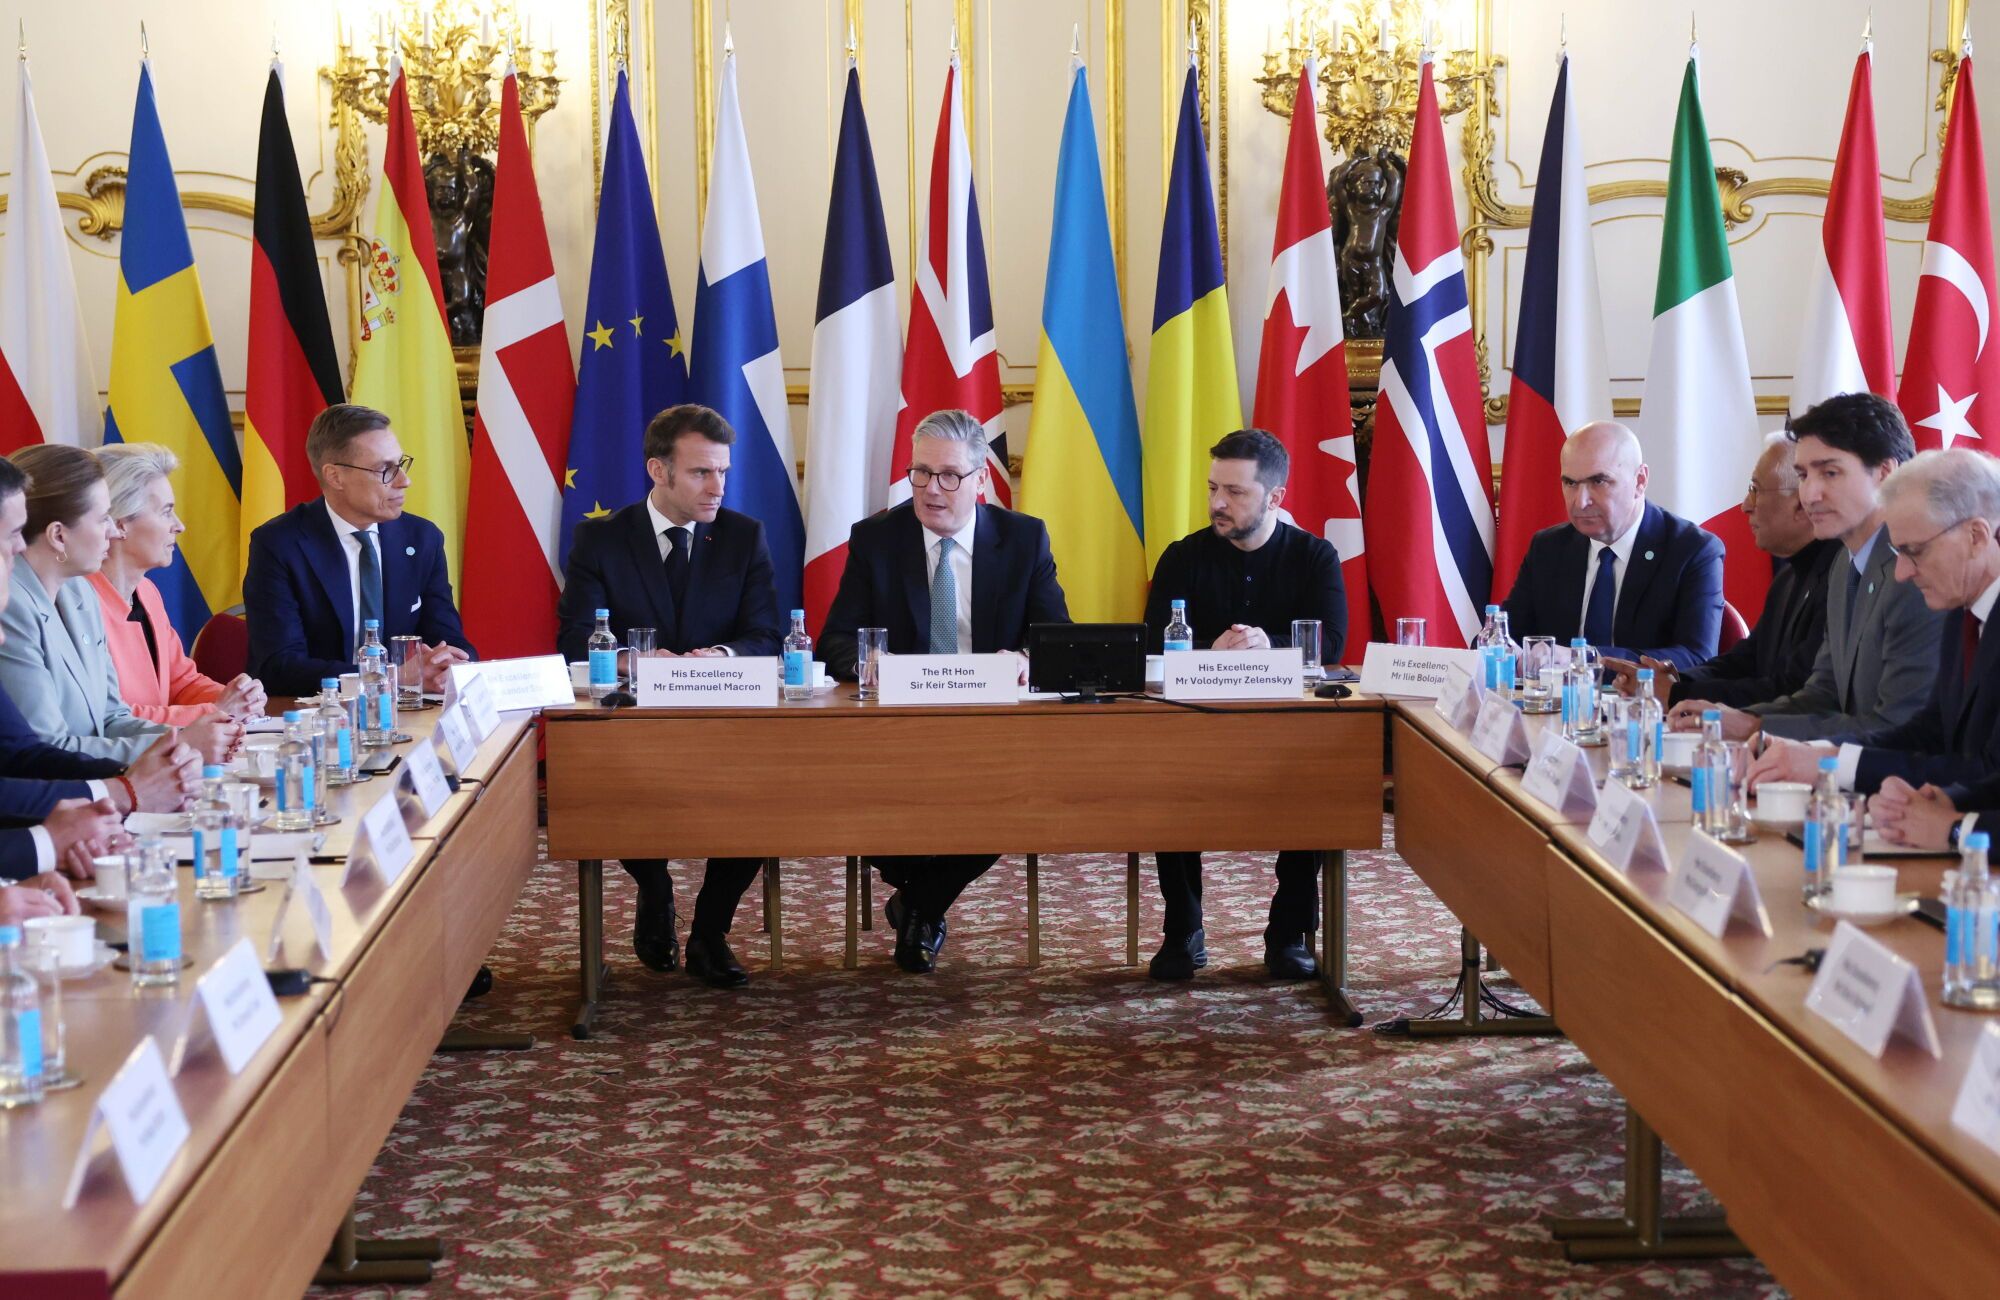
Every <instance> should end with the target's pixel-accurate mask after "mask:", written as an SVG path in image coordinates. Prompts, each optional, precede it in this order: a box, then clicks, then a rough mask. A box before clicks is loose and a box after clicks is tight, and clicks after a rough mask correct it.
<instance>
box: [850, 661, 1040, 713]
mask: <svg viewBox="0 0 2000 1300" xmlns="http://www.w3.org/2000/svg"><path fill="white" fill-rule="evenodd" d="M879 671H880V674H881V679H882V680H881V688H882V696H881V698H882V703H884V704H1015V703H1018V702H1019V701H1020V698H1021V661H1020V660H1019V659H1017V658H1015V657H1014V656H1013V655H1010V654H992V655H883V656H882V660H881V667H880V670H879Z"/></svg>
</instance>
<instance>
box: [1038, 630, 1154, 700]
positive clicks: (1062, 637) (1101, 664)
mask: <svg viewBox="0 0 2000 1300" xmlns="http://www.w3.org/2000/svg"><path fill="white" fill-rule="evenodd" d="M1028 688H1029V689H1030V690H1033V691H1040V692H1044V693H1050V694H1061V695H1073V696H1076V697H1078V698H1080V699H1085V700H1094V699H1096V698H1097V697H1098V696H1099V695H1104V694H1120V693H1126V694H1137V693H1139V692H1142V691H1144V690H1145V689H1146V625H1145V624H1144V623H1034V624H1031V625H1029V627H1028Z"/></svg>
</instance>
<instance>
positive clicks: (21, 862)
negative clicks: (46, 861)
mask: <svg viewBox="0 0 2000 1300" xmlns="http://www.w3.org/2000/svg"><path fill="white" fill-rule="evenodd" d="M40 865H41V863H40V861H39V860H38V859H37V858H36V856H35V837H34V836H32V835H30V834H28V832H27V831H25V830H0V880H26V879H27V878H28V877H30V876H32V875H34V874H35V872H36V868H38V867H39V866H40Z"/></svg>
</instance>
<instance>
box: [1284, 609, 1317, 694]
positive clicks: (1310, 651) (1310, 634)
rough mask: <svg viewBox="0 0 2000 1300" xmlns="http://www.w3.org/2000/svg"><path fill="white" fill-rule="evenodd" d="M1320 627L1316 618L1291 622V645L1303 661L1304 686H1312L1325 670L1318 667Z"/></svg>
mask: <svg viewBox="0 0 2000 1300" xmlns="http://www.w3.org/2000/svg"><path fill="white" fill-rule="evenodd" d="M1319 633H1320V626H1319V620H1318V619H1316V618H1295V619H1293V620H1292V644H1293V645H1294V646H1296V647H1297V648H1298V652H1299V657H1300V658H1301V659H1303V660H1304V661H1305V670H1306V685H1307V686H1308V687H1310V686H1312V684H1313V683H1314V682H1317V681H1318V680H1319V679H1320V678H1321V677H1323V676H1325V670H1324V669H1323V668H1322V667H1321V666H1320V661H1319V654H1320V651H1319V647H1320V639H1319Z"/></svg>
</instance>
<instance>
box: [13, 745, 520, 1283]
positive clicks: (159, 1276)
mask: <svg viewBox="0 0 2000 1300" xmlns="http://www.w3.org/2000/svg"><path fill="white" fill-rule="evenodd" d="M437 717H438V713H437V710H435V709H432V710H428V711H424V712H419V713H414V714H410V715H407V716H406V717H405V718H404V719H403V724H404V728H405V730H407V731H408V732H410V733H411V734H412V735H414V736H415V737H416V743H418V744H429V743H430V739H429V737H430V732H431V728H432V727H433V726H434V724H435V722H436V719H437ZM408 748H409V746H408V745H404V746H399V747H398V749H399V750H404V751H407V750H408ZM390 786H391V782H390V781H389V780H387V779H384V778H379V777H378V778H376V779H374V780H371V781H366V782H362V783H359V784H356V785H353V786H350V787H346V788H342V789H337V790H334V791H333V792H332V797H331V799H330V800H329V802H330V804H331V805H332V808H333V810H334V811H335V812H337V813H339V814H340V815H341V817H342V823H341V825H340V826H338V827H329V828H328V831H329V834H328V840H327V843H326V845H325V851H326V852H325V857H332V856H333V855H334V854H336V853H344V851H345V849H346V847H347V846H348V845H349V844H350V843H351V842H352V839H353V829H354V824H355V819H356V817H357V816H358V814H359V812H360V811H361V810H363V809H365V808H367V807H368V806H370V805H372V804H373V803H374V801H375V800H376V799H378V798H380V797H382V796H383V795H384V794H385V793H387V792H388V790H389V789H390ZM535 823H536V792H535V744H534V730H533V726H532V724H531V722H528V721H523V720H522V719H521V718H519V717H518V716H512V717H503V719H502V721H501V723H500V725H499V727H498V728H496V729H495V731H494V732H493V734H492V735H491V736H489V737H487V739H486V741H485V743H484V744H482V745H481V746H480V748H479V753H478V755H477V758H476V760H475V761H474V762H473V763H471V764H469V765H468V766H467V769H466V770H465V771H464V772H463V773H461V774H460V788H459V790H458V791H457V792H456V793H455V794H453V795H452V797H451V799H450V800H449V801H448V802H447V803H446V804H445V806H444V807H443V808H442V809H441V810H440V811H439V813H438V814H437V816H435V817H433V818H431V819H429V820H428V821H427V822H426V823H425V824H423V825H422V826H420V827H419V828H418V829H417V830H416V831H415V832H414V833H413V834H414V847H415V857H414V859H413V861H412V862H411V864H410V865H409V867H408V868H406V869H405V871H404V872H403V874H402V875H401V877H400V878H399V879H398V880H397V881H396V883H395V884H394V885H393V886H391V887H386V888H385V887H383V886H382V884H381V883H380V879H379V877H375V876H373V875H372V874H367V873H364V874H363V876H362V878H361V880H359V881H357V883H354V884H350V885H349V886H348V887H347V888H346V889H342V888H340V887H339V880H340V875H341V872H342V869H343V865H344V864H343V863H342V862H341V861H338V860H322V859H316V860H315V865H314V867H313V873H314V875H315V877H316V878H317V880H318V882H319V884H320V886H321V888H322V889H323V890H324V891H325V893H326V896H327V901H328V904H329V907H330V910H331V912H332V916H333V953H332V955H331V956H325V955H322V954H321V953H320V952H319V951H318V948H317V946H316V945H315V943H314V939H313V931H312V925H311V921H310V919H309V917H308V916H307V915H306V912H305V909H304V907H303V906H302V905H299V904H296V903H295V904H294V905H293V906H292V907H291V908H290V909H289V911H288V913H287V915H286V918H285V925H284V931H283V947H282V951H281V953H280V955H279V958H278V959H277V960H276V961H275V962H273V961H267V962H266V964H267V965H283V966H299V967H304V968H306V969H307V970H310V971H311V972H312V973H313V974H314V975H315V976H318V977H320V978H321V979H322V980H323V981H325V982H323V983H316V984H314V985H313V987H312V989H311V991H310V992H308V993H307V994H305V995H304V996H301V997H295V998H284V999H280V1000H279V1003H278V1005H279V1008H280V1010H281V1012H282V1015H283V1019H282V1021H281V1022H280V1024H279V1026H278V1028H277V1030H276V1031H275V1033H274V1034H273V1035H272V1037H271V1038H270V1040H269V1041H267V1042H266V1043H265V1044H264V1045H263V1047H261V1048H260V1049H259V1050H258V1051H257V1054H256V1055H255V1056H254V1057H253V1058H252V1059H251V1060H250V1061H249V1063H248V1064H247V1065H246V1066H245V1067H244V1070H243V1073H242V1074H240V1075H237V1076H235V1077H231V1076H230V1074H229V1073H228V1071H227V1070H226V1069H225V1068H224V1066H223V1064H222V1061H221V1058H220V1057H219V1056H218V1055H217V1053H216V1051H215V1049H214V1047H213V1046H212V1045H211V1046H207V1047H206V1048H205V1050H201V1051H198V1052H192V1053H191V1054H190V1055H189V1057H188V1061H187V1065H186V1067H185V1068H184V1069H183V1070H182V1072H181V1075H180V1077H179V1079H178V1080H177V1081H176V1092H177V1094H178V1096H179V1098H180V1102H181V1105H182V1107H183V1109H184V1110H185V1112H186V1114H187V1119H188V1124H189V1127H190V1130H191V1132H190V1136H189V1138H188V1141H187V1143H186V1145H185V1146H184V1147H183V1148H182V1149H181V1151H180V1153H179V1154H178V1155H177V1156H175V1158H174V1160H173V1163H172V1165H171V1166H170V1167H169V1169H168V1170H167V1173H166V1175H165V1177H164V1178H163V1180H162V1181H161V1183H160V1184H159V1186H158V1187H157V1188H156V1189H155V1190H154V1192H153V1193H152V1195H151V1196H150V1197H149V1198H148V1199H147V1201H146V1203H145V1204H144V1205H134V1204H133V1201H132V1198H131V1196H130V1194H129V1193H128V1192H127V1191H126V1188H125V1184H124V1181H123V1179H122V1178H121V1177H120V1175H119V1172H118V1168H117V1164H116V1161H115V1159H114V1157H113V1156H112V1154H111V1153H110V1152H109V1151H108V1150H106V1151H104V1152H103V1153H101V1154H100V1155H98V1157H97V1158H96V1160H95V1161H94V1163H93V1164H92V1165H91V1167H90V1172H89V1174H88V1176H87V1178H86V1180H85V1182H84V1184H83V1189H82V1195H81V1197H80V1199H79V1201H78V1203H77V1205H76V1207H75V1208H74V1209H72V1210H64V1209H62V1208H61V1206H62V1201H63V1193H64V1190H65V1186H66V1184H67V1183H68V1180H69V1174H70V1170H71V1167H72V1165H73V1164H74V1163H75V1160H76V1157H77V1151H78V1148H79V1146H80V1144H81V1142H82V1138H83V1135H84V1131H85V1128H86V1125H87V1124H88V1122H89V1118H90V1114H91V1110H92V1108H93V1107H94V1106H95V1104H96V1101H97V1097H98V1094H99V1092H100V1091H101V1090H102V1089H103V1087H104V1085H105V1084H107V1083H109V1082H110V1080H111V1078H112V1076H113V1075H114V1074H115V1073H116V1072H117V1070H118V1068H119V1066H120V1065H121V1064H122V1063H123V1062H124V1061H125V1059H126V1058H127V1056H129V1055H130V1054H131V1052H132V1050H133V1048H134V1047H135V1046H137V1045H138V1044H139V1042H140V1040H141V1039H142V1037H143V1036H145V1035H147V1034H152V1035H155V1036H156V1037H157V1038H158V1040H159V1042H160V1044H161V1050H162V1052H163V1053H168V1054H170V1052H171V1045H172V1043H173V1041H174V1039H175V1038H176V1037H177V1036H178V1034H179V1033H180V1031H181V1027H182V1025H183V1024H184V1023H185V1022H186V1020H187V1018H188V1012H189V1007H190V1003H191V1001H192V999H193V997H194V983H195V980H196V979H197V978H198V977H199V976H200V975H201V974H202V973H203V972H204V971H205V970H207V969H208V967H209V966H210V965H211V964H212V963H213V962H214V961H215V960H216V959H217V958H218V957H220V956H221V955H222V954H223V953H224V952H225V951H227V950H228V948H229V947H231V946H232V945H233V944H234V943H235V942H236V941H237V940H238V938H239V937H242V936H248V937H249V938H250V939H251V941H252V942H253V943H254V944H255V945H256V948H257V953H258V956H259V958H260V959H264V958H266V957H267V949H266V944H267V943H268V942H269V940H270V937H271V931H272V927H273V923H274V921H275V920H276V919H277V911H278V907H279V903H280V900H281V899H282V898H283V897H284V886H283V884H282V883H281V882H271V883H270V884H269V885H268V887H267V888H266V889H264V890H263V891H262V892H260V893H253V894H246V895H244V896H242V897H241V898H239V899H238V900H236V901H235V902H234V903H209V902H202V901H200V900H198V899H196V898H195V896H194V882H193V873H192V872H191V871H188V870H186V869H185V868H183V869H182V871H181V872H180V873H179V874H180V884H181V916H182V930H183V936H184V938H183V947H184V951H185V952H186V954H187V955H188V956H189V957H190V958H192V965H191V966H190V967H189V968H188V969H187V970H185V971H183V973H182V977H181V982H180V984H179V985H178V986H177V987H174V988H170V989H146V990H135V989H133V988H132V985H131V977H130V976H129V975H128V974H127V973H126V972H125V971H123V970H119V969H116V968H107V969H105V970H103V971H100V972H98V973H97V974H95V975H92V976H89V977H88V978H84V979H77V980H70V981H66V982H65V984H64V987H63V1011H64V1018H65V1021H66V1023H67V1026H68V1037H67V1046H68V1053H69V1057H70V1063H69V1068H70V1071H71V1072H72V1073H78V1072H80V1073H81V1074H82V1076H83V1082H82V1084H81V1086H79V1087H77V1088H74V1089H71V1090H68V1091H63V1092H54V1093H49V1094H48V1095H47V1096H46V1097H45V1098H44V1099H43V1101H42V1102H41V1103H40V1104H39V1105H36V1106H32V1107H27V1108H24V1109H20V1110H14V1111H0V1295H6V1296H8V1297H16V1296H23V1297H32V1296H42V1295H47V1296H60V1297H63V1300H79V1298H82V1297H93V1296H111V1295H117V1296H131V1297H143V1298H145V1300H152V1298H154V1297H168V1296H192V1295H227V1296H250V1295H271V1296H297V1295H299V1294H300V1293H301V1292H303V1291H304V1290H305V1288H306V1287H307V1286H308V1285H309V1284H310V1283H311V1282H312V1280H313V1276H314V1272H315V1269H316V1268H317V1266H318V1265H319V1264H320V1262H321V1260H322V1258H323V1257H325V1256H326V1255H327V1254H328V1242H329V1241H332V1240H334V1239H335V1237H336V1234H337V1233H343V1224H344V1223H346V1222H347V1220H346V1216H347V1214H348V1212H349V1207H350V1206H351V1204H352V1202H353V1199H354V1194H355V1192H356V1191H357V1190H358V1189H359V1188H360V1186H361V1183H362V1180H363V1179H364V1178H365V1177H366V1176H367V1173H368V1170H369V1167H370V1165H371V1164H372V1163H373V1161H374V1159H375V1154H376V1152H377V1151H378V1150H379V1149H380V1147H381V1145H382V1142H383V1140H384V1139H385V1138H386V1137H387V1136H388V1134H389V1130H390V1128H391V1126H392V1125H393V1124H394V1123H395V1119H396V1116H397V1115H398V1114H399V1113H400V1112H401V1111H402V1108H403V1104H404V1102H405V1101H406V1100H407V1099H408V1097H409V1095H410V1092H411V1090H412V1089H413V1088H414V1087H415V1085H416V1082H417V1078H418V1076H419V1075H420V1074H421V1073H422V1072H423V1069H424V1066H425V1064H426V1063H427V1062H428V1061H429V1059H430V1055H431V1052H432V1051H433V1050H434V1049H435V1048H436V1047H437V1045H438V1041H439V1038H440V1037H441V1036H442V1035H443V1034H444V1032H445V1029H446V1026H447V1025H448V1024H449V1022H450V1021H451V1018H452V1016H453V1014H454V1013H455V1012H456V1011H457V1009H458V1005H459V1001H460V999H461V998H462V997H463V996H464V993H465V989H466V986H467V985H468V983H469V982H470V981H471V979H472V977H473V975H474V973H475V972H477V970H478V969H479V965H480V962H481V961H482V960H483V959H484V957H485V954H486V952H487V950H488V948H489V947H490V945H491V944H492V941H493V939H494V938H495V936H496V935H498V933H499V931H500V927H501V925H502V923H503V922H504V921H505V920H506V917H507V914H508V912H509V911H510V910H511V909H512V908H513V905H514V901H515V898H516V896H517V895H518V894H519V892H520V888H521V885H522V882H523V881H524V880H525V879H526V877H527V874H528V871H529V870H530V868H532V866H533V865H534V861H535ZM93 914H95V915H97V916H99V917H100V918H101V919H102V920H103V922H104V925H103V926H102V927H101V929H102V930H103V931H106V932H111V933H113V934H116V935H118V936H121V937H122V933H123V930H124V914H123V912H122V910H118V911H111V912H102V911H99V912H95V913H93ZM344 1235H345V1236H346V1237H347V1239H348V1240H349V1241H350V1243H351V1232H348V1233H345V1234H344ZM367 1277H368V1269H367V1265H366V1264H365V1263H364V1264H362V1265H361V1266H360V1270H359V1271H358V1273H357V1275H356V1280H367Z"/></svg>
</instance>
